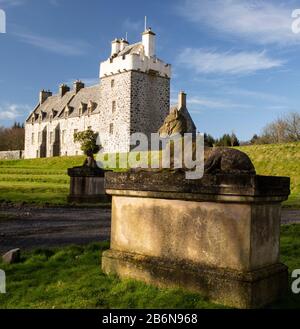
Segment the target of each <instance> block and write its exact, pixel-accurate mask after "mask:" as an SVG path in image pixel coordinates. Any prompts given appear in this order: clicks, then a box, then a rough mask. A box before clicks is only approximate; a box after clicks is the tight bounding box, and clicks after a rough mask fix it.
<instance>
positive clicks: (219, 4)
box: [178, 0, 300, 45]
mask: <svg viewBox="0 0 300 329" xmlns="http://www.w3.org/2000/svg"><path fill="white" fill-rule="evenodd" d="M294 9H295V3H294V4H293V2H290V1H288V2H286V3H284V4H283V3H278V2H277V3H275V2H273V3H271V2H270V1H256V0H247V1H246V0H186V1H185V3H184V5H181V6H180V7H179V8H178V13H179V14H180V15H181V16H184V17H185V18H187V19H188V20H190V21H192V22H194V23H197V24H199V25H202V24H203V23H204V24H206V25H208V26H209V27H210V28H211V29H213V30H215V31H217V32H218V33H222V34H223V33H228V34H231V35H234V36H238V37H240V38H242V39H243V40H248V41H251V42H254V43H258V44H277V45H289V44H300V34H294V33H293V32H292V29H291V25H292V17H291V15H292V11H293V10H294Z"/></svg>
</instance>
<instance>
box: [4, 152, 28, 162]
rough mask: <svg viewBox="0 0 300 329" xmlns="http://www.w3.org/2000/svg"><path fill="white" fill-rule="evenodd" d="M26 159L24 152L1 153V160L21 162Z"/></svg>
mask: <svg viewBox="0 0 300 329" xmlns="http://www.w3.org/2000/svg"><path fill="white" fill-rule="evenodd" d="M23 157H24V151H1V152H0V160H20V159H23Z"/></svg>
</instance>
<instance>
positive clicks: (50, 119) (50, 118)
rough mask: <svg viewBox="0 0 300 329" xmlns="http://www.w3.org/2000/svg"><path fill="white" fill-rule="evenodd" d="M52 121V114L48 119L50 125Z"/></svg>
mask: <svg viewBox="0 0 300 329" xmlns="http://www.w3.org/2000/svg"><path fill="white" fill-rule="evenodd" d="M52 120H53V114H50V117H49V121H50V123H51V122H52Z"/></svg>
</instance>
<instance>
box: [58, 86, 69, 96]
mask: <svg viewBox="0 0 300 329" xmlns="http://www.w3.org/2000/svg"><path fill="white" fill-rule="evenodd" d="M68 91H70V87H69V86H67V85H65V84H61V85H60V86H59V95H60V97H63V96H64V95H65V94H66V93H67V92H68Z"/></svg>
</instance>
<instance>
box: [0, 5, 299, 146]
mask: <svg viewBox="0 0 300 329" xmlns="http://www.w3.org/2000/svg"><path fill="white" fill-rule="evenodd" d="M0 8H1V9H3V10H5V12H6V16H7V33H6V34H0V125H5V126H8V125H10V124H12V123H13V121H14V120H17V121H20V122H22V121H23V120H24V119H25V118H26V116H27V115H28V113H29V111H30V110H31V109H32V108H33V107H34V106H35V105H36V103H37V101H38V93H39V90H40V89H43V88H45V89H50V90H51V91H53V92H57V90H58V86H59V84H60V83H62V82H66V83H69V84H70V83H71V82H72V81H74V80H76V79H82V80H83V81H85V82H87V83H89V84H93V83H95V82H96V81H97V77H98V73H99V72H98V71H99V62H100V61H102V60H105V59H107V57H108V56H109V55H110V42H111V40H112V39H114V38H115V37H125V34H126V32H128V39H129V41H130V42H137V41H139V40H140V38H141V35H140V33H141V32H142V31H143V26H144V16H145V15H147V16H148V22H149V24H148V25H150V26H151V27H152V29H153V30H154V31H155V32H156V34H157V55H158V57H159V58H161V59H163V60H164V61H166V62H168V63H171V64H172V69H173V77H172V88H171V99H172V102H174V101H175V100H176V98H177V93H178V91H180V90H184V91H186V92H187V94H188V108H189V110H190V112H191V115H192V117H193V119H194V121H195V123H196V125H197V127H198V130H199V131H201V132H208V133H210V134H212V135H214V136H216V137H217V136H220V135H222V134H223V133H225V132H232V131H234V132H235V133H236V134H237V135H238V137H239V138H240V139H241V140H246V139H249V138H251V137H252V135H253V134H254V133H260V132H261V129H262V128H263V127H264V126H265V124H266V123H268V122H270V121H272V120H273V119H275V118H277V117H278V116H281V115H283V114H284V113H287V112H289V111H297V112H299V111H300V106H299V105H300V61H299V52H300V34H294V33H293V32H292V29H291V24H292V22H293V18H292V17H291V15H292V11H293V10H294V9H296V8H300V0H298V1H294V0H291V1H276V0H274V1H268V0H267V1H259V0H255V1H242V0H186V1H185V0H163V1H162V0H160V1H159V0H151V1H148V0H147V1H145V0H127V1H120V0H114V1H104V0H85V1H81V0H0Z"/></svg>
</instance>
